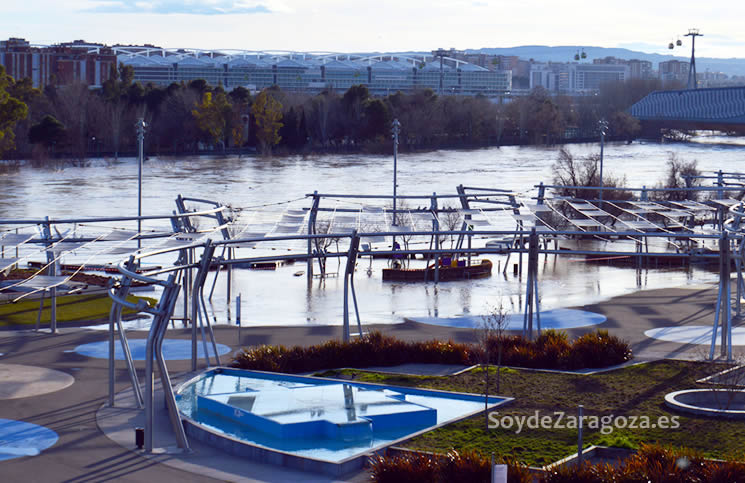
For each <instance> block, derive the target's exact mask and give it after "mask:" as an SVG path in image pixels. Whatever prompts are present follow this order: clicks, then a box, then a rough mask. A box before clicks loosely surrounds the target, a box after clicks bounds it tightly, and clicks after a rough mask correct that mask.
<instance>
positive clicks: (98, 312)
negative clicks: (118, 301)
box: [0, 294, 157, 328]
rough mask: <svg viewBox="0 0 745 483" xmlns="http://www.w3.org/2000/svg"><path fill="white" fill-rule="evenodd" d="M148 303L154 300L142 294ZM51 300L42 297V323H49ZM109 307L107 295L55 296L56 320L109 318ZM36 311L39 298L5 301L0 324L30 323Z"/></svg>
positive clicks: (17, 324) (155, 301) (8, 326)
mask: <svg viewBox="0 0 745 483" xmlns="http://www.w3.org/2000/svg"><path fill="white" fill-rule="evenodd" d="M139 298H141V297H135V296H134V295H130V296H129V297H127V300H128V301H130V302H133V303H135V302H137V300H138V299H139ZM142 298H144V299H145V300H147V301H148V302H150V304H155V303H157V300H155V299H153V298H150V297H142ZM50 305H51V300H50V298H49V297H46V298H45V299H44V310H43V311H42V314H41V324H42V325H44V324H49V322H50V317H51V309H50ZM109 310H111V299H110V298H109V297H108V296H107V295H101V294H97V295H66V296H64V297H57V322H58V323H61V324H64V323H65V322H81V321H100V320H108V318H109ZM38 312H39V301H38V300H26V299H24V300H21V301H20V302H16V303H4V304H2V305H0V328H10V327H19V326H29V325H34V324H36V316H37V313H38ZM123 313H124V314H125V315H126V314H132V313H134V311H133V310H130V309H124V311H123Z"/></svg>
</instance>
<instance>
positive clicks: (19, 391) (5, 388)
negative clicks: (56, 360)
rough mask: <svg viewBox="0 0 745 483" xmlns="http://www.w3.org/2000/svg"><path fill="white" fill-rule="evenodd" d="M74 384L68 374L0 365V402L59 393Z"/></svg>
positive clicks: (31, 367)
mask: <svg viewBox="0 0 745 483" xmlns="http://www.w3.org/2000/svg"><path fill="white" fill-rule="evenodd" d="M73 382H75V378H74V377H72V376H71V375H70V374H66V373H64V372H61V371H55V370H52V369H46V368H43V367H35V366H22V365H18V364H0V401H1V400H3V399H18V398H22V397H30V396H38V395H40V394H46V393H48V392H54V391H59V390H60V389H64V388H66V387H67V386H70V385H71V384H72V383H73Z"/></svg>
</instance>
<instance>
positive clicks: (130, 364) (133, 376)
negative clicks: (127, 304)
mask: <svg viewBox="0 0 745 483" xmlns="http://www.w3.org/2000/svg"><path fill="white" fill-rule="evenodd" d="M130 284H131V280H130V279H129V278H127V277H124V280H122V286H121V288H120V289H119V291H118V294H117V296H119V297H121V298H124V299H125V300H126V297H127V295H128V294H129V289H130ZM116 305H117V310H116V314H115V316H116V318H115V321H116V328H117V331H118V332H119V342H120V343H121V345H122V352H124V360H125V361H126V364H127V372H128V373H129V380H130V382H131V384H132V390H133V391H134V394H135V400H136V402H137V407H138V408H142V407H143V400H142V388H141V387H140V380H139V378H138V377H137V370H136V369H135V364H134V360H133V359H132V351H130V349H129V341H128V340H127V333H126V332H125V330H124V326H123V325H122V308H123V306H122V305H121V304H116ZM112 308H113V305H112Z"/></svg>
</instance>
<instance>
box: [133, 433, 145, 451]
mask: <svg viewBox="0 0 745 483" xmlns="http://www.w3.org/2000/svg"><path fill="white" fill-rule="evenodd" d="M135 445H136V446H137V449H142V448H144V447H145V428H135Z"/></svg>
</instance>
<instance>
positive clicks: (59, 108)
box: [0, 65, 662, 164]
mask: <svg viewBox="0 0 745 483" xmlns="http://www.w3.org/2000/svg"><path fill="white" fill-rule="evenodd" d="M0 77H1V78H2V82H0V119H2V120H3V123H0V141H2V142H0V156H2V157H3V158H4V159H32V160H35V161H36V162H38V163H41V164H43V163H44V162H45V161H46V160H48V159H51V158H55V157H66V158H73V159H77V160H82V159H85V158H89V157H102V156H106V157H113V158H117V157H118V156H120V155H125V154H126V155H133V154H134V153H135V152H136V144H137V135H136V132H135V122H136V120H137V119H138V118H143V119H144V120H145V121H146V123H147V125H148V128H147V132H146V135H145V152H146V153H147V154H148V155H169V154H170V155H188V154H200V153H228V152H230V153H231V154H241V153H242V152H254V151H255V152H259V153H264V154H269V153H271V152H275V153H312V152H389V151H390V150H391V149H392V148H391V140H390V126H391V121H392V120H393V119H394V118H397V119H398V120H399V121H400V122H401V125H402V128H401V136H400V149H401V150H402V151H407V150H408V151H412V150H428V149H441V148H471V147H480V146H494V145H503V144H558V143H564V142H571V141H582V140H590V139H593V140H594V139H596V138H597V136H598V132H597V122H598V120H599V119H606V120H608V122H609V132H608V138H609V139H619V140H630V139H633V138H634V136H636V134H637V133H638V131H639V123H638V121H637V120H635V119H634V118H632V117H631V116H630V115H629V114H627V113H626V112H625V110H626V109H627V108H628V107H630V106H631V105H632V104H633V103H634V102H636V101H638V100H639V99H641V98H642V97H644V96H645V95H646V94H647V93H649V92H651V91H653V90H658V89H661V88H662V85H661V84H660V83H659V82H658V81H656V80H645V81H642V80H629V81H627V82H622V83H609V84H606V85H604V86H602V87H601V89H600V90H599V92H597V93H596V95H588V96H580V97H569V96H562V95H553V94H550V93H549V92H547V91H546V90H544V89H542V88H536V89H534V90H533V91H532V92H531V93H530V94H529V95H526V96H520V97H517V96H504V97H502V98H498V99H488V98H486V97H483V96H476V97H464V96H451V95H442V96H440V95H437V94H436V93H435V92H433V91H432V90H431V89H424V90H421V91H415V92H413V93H410V94H403V93H401V92H391V93H390V94H388V95H385V96H382V97H375V96H372V95H371V94H370V93H369V92H368V90H367V88H366V87H364V86H361V85H358V86H353V87H351V88H350V89H348V90H347V91H345V92H338V91H334V90H324V91H323V92H321V93H318V94H308V93H299V92H286V91H282V90H280V89H279V88H278V87H273V88H269V89H265V90H264V91H262V92H260V93H251V92H249V91H248V90H247V89H245V88H243V87H237V88H235V89H233V90H232V91H230V92H226V91H225V90H224V89H223V88H222V87H219V86H210V85H208V84H207V83H206V81H204V80H194V81H191V82H182V83H173V84H171V85H169V86H167V87H160V86H155V85H152V84H147V85H142V84H141V83H139V82H136V81H135V79H134V71H133V69H132V68H131V67H129V66H124V65H120V66H119V68H118V69H113V71H112V76H111V78H110V79H109V80H107V81H106V82H105V83H104V84H103V86H102V88H100V89H90V88H89V87H88V86H86V85H83V84H75V85H66V86H51V85H50V86H46V87H45V88H43V89H41V90H40V89H35V88H33V87H32V85H31V82H30V80H29V79H20V80H13V79H11V78H10V77H8V76H7V75H5V74H2V75H0Z"/></svg>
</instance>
